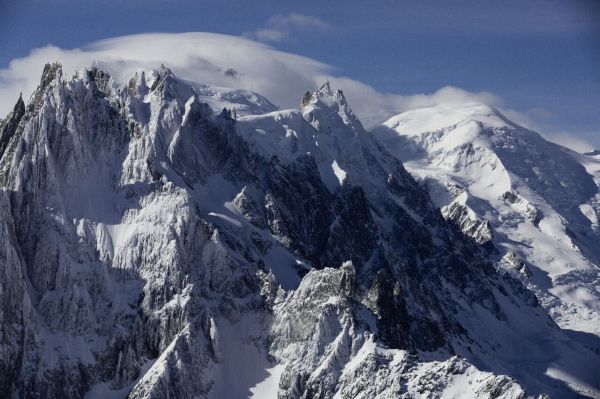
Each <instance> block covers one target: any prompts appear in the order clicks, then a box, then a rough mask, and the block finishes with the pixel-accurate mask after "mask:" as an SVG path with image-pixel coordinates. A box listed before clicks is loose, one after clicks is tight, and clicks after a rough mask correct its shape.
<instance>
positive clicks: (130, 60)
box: [0, 18, 591, 150]
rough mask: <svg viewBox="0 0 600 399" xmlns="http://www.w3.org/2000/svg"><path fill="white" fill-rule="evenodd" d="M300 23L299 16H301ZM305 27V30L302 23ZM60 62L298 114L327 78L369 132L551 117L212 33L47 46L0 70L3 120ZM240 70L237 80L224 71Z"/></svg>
mask: <svg viewBox="0 0 600 399" xmlns="http://www.w3.org/2000/svg"><path fill="white" fill-rule="evenodd" d="M296 20H297V18H296ZM305 26H306V24H305ZM53 61H59V62H61V63H62V64H63V72H64V76H66V77H69V76H71V75H72V74H73V73H74V72H75V71H76V69H78V68H82V67H86V66H91V65H98V66H99V67H101V68H103V69H105V70H107V71H108V72H109V73H110V74H111V75H112V77H113V78H114V79H115V80H116V81H117V82H119V83H125V82H127V80H128V79H129V78H130V77H131V76H132V75H133V74H134V73H135V72H136V71H139V70H151V69H157V68H158V67H159V66H160V65H161V64H165V65H167V66H169V67H170V68H171V69H172V70H173V72H175V74H176V75H177V76H179V77H181V78H182V79H188V80H191V81H195V82H200V83H206V84H210V85H215V86H223V87H232V88H238V89H249V90H253V91H256V92H258V93H260V94H263V95H265V96H266V97H267V98H269V99H270V100H271V101H273V102H274V103H275V104H276V105H278V106H279V107H281V108H296V107H297V106H298V104H299V102H300V98H301V97H302V95H303V93H304V92H305V91H306V90H314V89H315V88H316V87H317V86H318V85H320V84H321V83H322V82H323V81H324V80H325V79H329V81H330V82H331V84H332V85H333V86H334V87H336V88H339V89H343V90H344V94H345V96H346V98H347V99H348V101H349V103H350V106H351V107H352V109H353V110H354V112H355V113H356V114H357V115H358V116H359V118H360V119H361V121H362V122H363V124H364V125H365V127H367V128H370V127H373V126H375V125H376V124H378V123H381V122H383V121H385V120H386V119H388V118H389V117H391V116H393V115H396V114H398V113H400V112H403V111H406V110H409V109H414V108H420V107H428V106H433V105H438V104H457V103H467V102H478V103H483V104H487V105H491V106H494V107H498V108H500V109H501V110H502V112H503V113H504V114H505V115H506V116H507V117H509V118H510V119H512V120H514V121H515V122H517V123H519V124H523V125H525V126H526V127H529V128H531V129H534V130H537V131H540V132H543V131H552V129H541V128H540V126H546V127H547V125H538V123H536V122H539V121H543V120H544V119H545V118H548V117H549V115H548V114H547V113H546V111H544V110H539V109H531V110H529V111H524V112H517V111H513V110H510V109H506V107H504V105H505V104H504V101H503V100H502V98H500V97H498V96H497V95H495V94H493V93H489V92H485V91H484V92H470V91H467V90H463V89H461V88H458V87H453V86H446V87H442V88H440V89H439V90H437V91H435V92H432V93H422V94H412V95H402V94H397V93H382V92H380V91H377V90H376V89H374V88H373V87H371V86H369V85H367V84H365V83H363V82H360V81H357V80H355V79H351V78H348V77H345V76H339V75H338V74H337V73H336V69H335V68H334V67H333V66H331V65H327V64H324V63H321V62H319V61H316V60H314V59H311V58H308V57H302V56H299V55H295V54H290V53H286V52H283V51H279V50H276V49H274V48H273V47H270V46H268V45H266V44H263V43H259V42H256V41H253V40H250V39H248V38H245V37H239V36H229V35H220V34H214V33H201V32H195V33H178V34H168V33H147V34H141V35H132V36H122V37H116V38H112V39H108V40H102V41H98V42H94V43H91V44H89V45H87V46H85V47H83V48H81V49H62V48H59V47H55V46H46V47H42V48H38V49H34V50H32V51H31V52H30V54H29V55H28V56H26V57H23V58H19V59H15V60H13V61H11V62H10V64H9V66H8V68H5V69H0V118H1V117H3V116H4V115H6V114H7V113H8V112H9V111H10V110H11V109H12V107H13V106H14V104H15V102H16V101H17V98H18V97H19V92H23V95H24V97H25V98H27V97H28V96H29V95H30V94H31V93H32V92H33V90H34V89H35V87H36V86H37V85H38V83H39V79H40V74H41V71H42V69H43V67H44V64H45V63H46V62H53ZM230 68H231V69H234V70H236V71H238V72H239V74H238V75H237V78H236V79H231V77H229V76H228V75H227V73H226V71H227V70H228V69H230ZM546 137H548V138H549V139H550V140H553V141H556V142H559V143H560V144H563V145H566V146H569V147H571V148H574V149H576V150H588V149H590V148H591V146H590V145H589V143H587V142H585V141H583V140H576V139H575V138H574V136H573V135H566V134H555V135H546Z"/></svg>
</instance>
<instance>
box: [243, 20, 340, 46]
mask: <svg viewBox="0 0 600 399" xmlns="http://www.w3.org/2000/svg"><path fill="white" fill-rule="evenodd" d="M329 29H331V26H330V25H329V24H328V23H327V22H325V21H323V20H322V19H320V18H317V17H313V16H310V15H304V14H298V13H292V14H286V15H280V14H278V15H274V16H272V17H271V18H269V20H268V21H267V23H266V25H265V26H264V27H263V28H261V29H258V30H256V31H254V32H247V33H245V34H244V36H246V37H248V38H251V39H255V40H259V41H261V42H267V43H276V42H281V41H284V40H290V39H293V38H294V35H295V34H298V33H301V32H303V31H308V30H313V31H320V32H323V31H327V30H329Z"/></svg>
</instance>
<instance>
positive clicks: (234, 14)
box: [0, 0, 600, 147]
mask: <svg viewBox="0 0 600 399" xmlns="http://www.w3.org/2000/svg"><path fill="white" fill-rule="evenodd" d="M147 32H215V33H222V34H228V35H234V36H244V37H246V38H250V39H252V40H256V41H259V42H263V43H266V44H268V45H270V46H273V47H274V48H276V49H278V50H281V51H284V52H290V53H294V54H299V55H302V56H306V57H309V58H312V59H315V60H318V61H321V62H323V63H326V64H329V65H332V66H334V67H336V73H339V74H340V75H343V76H348V77H350V78H352V79H355V80H358V81H361V82H364V83H366V84H368V85H370V86H372V87H373V88H375V89H376V90H378V91H380V92H383V93H399V94H403V95H413V94H419V93H432V92H434V91H436V90H438V89H440V88H441V87H444V86H447V85H451V86H456V87H460V88H462V89H465V90H468V91H472V92H482V91H486V92H491V93H493V94H495V95H496V96H498V97H499V98H501V99H502V100H503V104H504V105H505V106H506V107H507V108H510V109H513V110H516V111H518V112H519V113H520V114H521V115H522V116H523V118H526V119H528V120H530V121H531V123H532V125H534V126H535V127H536V128H537V129H540V130H542V131H543V132H544V133H546V134H548V135H550V136H554V137H556V138H557V140H559V141H560V140H562V141H563V143H564V140H565V138H567V140H570V138H572V140H579V139H581V140H586V141H587V142H590V143H592V144H593V145H594V146H596V147H600V1H598V0H528V1H515V0H505V1H490V0H479V1H466V0H458V1H452V2H446V1H428V0H424V1H423V0H422V1H417V0H410V1H391V0H388V1H369V2H366V1H323V0H321V1H308V0H304V1H296V2H290V1H264V0H258V1H188V0H172V1H164V2H159V1H154V0H146V1H141V0H129V1H116V0H97V1H94V2H92V1H75V0H48V1H42V0H31V1H12V0H0V37H2V40H0V69H6V68H8V67H9V64H10V62H11V61H12V60H14V59H17V58H22V57H26V56H27V55H28V54H30V52H31V51H32V50H33V49H36V48H41V47H45V46H47V45H49V44H52V45H54V46H57V47H60V48H64V49H73V48H82V47H85V46H86V45H87V44H89V43H91V42H94V41H97V40H100V39H107V38H112V37H116V36H122V35H131V34H138V33H147Z"/></svg>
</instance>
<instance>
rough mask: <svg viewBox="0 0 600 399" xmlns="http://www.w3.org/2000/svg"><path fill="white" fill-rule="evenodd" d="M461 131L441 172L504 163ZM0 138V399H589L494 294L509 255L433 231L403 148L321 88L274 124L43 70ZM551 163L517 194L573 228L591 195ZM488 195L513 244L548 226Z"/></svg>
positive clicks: (207, 98) (584, 360)
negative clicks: (505, 216)
mask: <svg viewBox="0 0 600 399" xmlns="http://www.w3.org/2000/svg"><path fill="white" fill-rule="evenodd" d="M23 106H24V108H23ZM233 109H235V110H237V111H236V112H233V111H232V110H233ZM486 118H487V117H486ZM492 118H493V119H494V120H495V117H492ZM427 119H428V118H427ZM480 123H481V125H479V124H477V123H475V125H476V126H479V127H478V128H477V129H480V128H481V129H488V128H487V127H485V128H483V127H481V126H484V123H483V122H482V121H480ZM458 124H459V123H458V122H457V123H455V124H454V125H453V126H455V125H456V126H458ZM467 125H468V126H467V127H466V129H467V130H468V131H464V132H462V133H461V134H462V135H463V138H461V139H460V140H459V141H458V143H459V144H458V145H456V146H453V147H452V148H451V150H449V151H451V152H452V154H454V155H455V156H456V157H458V159H459V160H458V161H457V162H455V163H453V165H463V164H464V162H467V161H470V160H471V158H469V156H470V155H469V154H472V153H476V152H475V149H476V148H478V147H476V146H475V145H474V144H473V145H472V146H471V148H469V143H470V142H469V141H468V140H466V139H465V138H466V137H471V138H475V137H479V138H480V140H481V143H488V144H489V146H488V148H490V149H494V148H495V147H493V146H494V145H495V144H496V143H500V141H498V140H496V139H495V138H493V137H494V136H493V135H492V134H491V133H490V132H488V133H485V132H483V133H482V132H479V131H475V130H473V131H471V130H469V129H471V124H470V123H467ZM475 125H474V126H475ZM398 126H399V125H398ZM398 126H394V127H393V128H392V130H393V129H396V128H397V127H398ZM485 126H487V125H485ZM0 128H1V129H0V143H4V144H2V145H3V147H4V148H3V151H2V155H1V158H0V262H1V264H2V270H1V271H2V272H1V273H0V320H1V325H2V334H1V335H0V396H2V397H11V396H15V397H65V398H83V397H86V398H105V397H122V398H124V397H128V398H165V397H178V398H197V397H201V398H221V397H260V398H275V397H285V398H308V397H313V398H333V397H339V398H354V397H365V398H366V397H368V398H383V397H402V396H406V397H432V396H434V397H446V396H447V397H489V398H498V397H503V398H523V397H536V396H538V397H539V396H541V395H546V394H547V395H551V396H556V397H578V396H598V395H599V394H600V386H598V381H597V378H596V375H595V374H594V370H597V369H598V368H599V367H600V356H599V355H598V350H597V347H598V346H597V342H598V341H597V340H596V338H594V337H596V336H592V335H591V334H588V335H586V334H584V333H581V334H573V333H572V332H569V331H567V330H564V329H561V328H560V327H559V326H558V325H557V324H556V323H555V321H554V320H553V319H552V317H551V316H550V315H549V314H548V309H550V310H551V308H549V307H546V308H544V307H542V306H540V303H539V300H538V299H537V298H536V296H535V295H534V293H533V292H532V291H531V290H529V289H528V288H527V287H526V285H527V284H524V282H523V281H521V280H520V277H518V276H516V275H513V273H510V272H506V269H505V268H504V264H505V263H506V262H509V261H512V262H513V263H515V264H516V263H517V262H518V259H520V258H519V254H520V253H517V252H515V257H499V255H498V254H497V253H495V252H494V249H493V248H492V249H490V248H489V247H486V246H485V245H480V244H481V243H478V242H477V240H473V239H472V238H471V237H469V236H468V235H465V234H463V232H461V230H460V228H462V227H464V226H462V225H458V226H457V224H456V220H454V219H453V218H452V217H449V218H448V217H447V219H448V220H446V219H445V218H444V217H443V214H442V213H441V212H440V209H439V208H438V207H436V205H435V203H434V201H439V198H437V197H436V195H435V193H436V192H435V191H431V190H430V192H431V194H430V192H428V191H427V190H426V189H425V188H424V186H423V185H422V184H420V183H419V182H418V181H417V180H415V179H414V178H413V176H412V175H411V174H409V172H408V171H407V170H406V169H405V167H404V165H403V163H402V162H401V161H400V160H399V159H398V158H397V157H395V156H394V155H393V151H392V150H393V149H394V148H403V147H402V146H396V147H394V143H391V142H389V141H388V142H387V144H389V148H386V147H385V145H384V144H382V141H381V140H380V139H378V138H377V136H379V133H377V132H368V131H365V129H364V128H363V127H362V124H361V123H360V121H359V120H358V118H356V116H355V115H354V114H353V113H352V111H351V109H350V107H349V105H348V102H347V101H346V99H345V98H344V96H343V94H342V92H341V91H336V92H334V91H333V90H332V89H331V87H330V86H329V84H328V83H326V84H324V85H323V86H322V87H321V88H319V89H318V90H316V91H315V92H313V93H309V95H307V96H305V97H304V100H303V101H302V106H301V109H291V110H279V109H277V108H276V107H275V106H274V105H272V104H271V103H270V102H269V101H268V100H267V99H265V98H264V97H262V96H260V95H258V94H256V93H252V92H248V91H243V90H242V91H240V90H237V91H236V90H230V89H224V88H218V87H212V86H208V85H204V84H201V83H192V82H187V81H183V80H181V79H178V78H177V77H176V76H175V75H174V74H173V73H172V72H171V71H170V70H168V68H166V67H161V68H160V69H159V70H158V71H145V72H144V73H142V72H141V71H140V72H139V73H138V74H137V75H135V76H132V77H131V79H130V80H129V81H128V83H127V84H124V85H122V84H119V83H118V82H116V81H115V80H114V79H113V78H112V77H111V76H110V75H109V74H108V73H106V72H104V71H102V70H101V69H99V68H95V67H93V68H87V69H82V70H80V71H79V72H78V73H77V74H76V75H75V76H73V77H72V78H69V79H67V78H65V77H64V76H63V75H62V73H61V68H60V66H59V65H48V66H47V67H46V68H45V70H44V73H43V76H42V79H41V82H40V86H39V88H38V89H37V90H36V92H35V93H34V95H33V96H32V97H31V99H30V100H29V102H28V103H27V104H26V105H25V104H24V103H23V102H22V100H19V102H18V103H17V106H15V110H14V111H13V112H12V113H11V114H10V115H8V117H7V118H6V119H5V120H3V121H2V122H0ZM496 128H498V127H497V126H493V127H490V128H489V129H492V132H493V129H496ZM473 129H475V128H473ZM500 129H504V128H500ZM386 132H387V133H390V132H389V131H386ZM387 133H386V134H387ZM445 133H448V132H447V131H438V130H436V131H435V132H434V133H432V135H431V136H430V135H427V136H424V137H423V142H424V143H430V142H431V143H432V145H434V144H435V143H437V142H439V141H440V140H443V138H444V137H443V136H444V134H445ZM509 133H510V134H509ZM511 134H512V133H511V132H510V131H508V130H506V140H513V138H512V137H513V136H512V135H511ZM526 135H527V136H526V137H529V138H527V140H529V141H526V142H525V143H526V144H527V145H529V146H534V145H538V144H539V145H546V144H544V142H543V141H541V138H537V137H538V136H535V135H534V134H533V133H526ZM396 136H397V137H400V135H396ZM389 137H390V136H386V137H383V139H385V140H387V139H389ZM391 137H394V136H391ZM385 140H383V141H385ZM477 140H479V139H477ZM514 140H516V141H517V143H515V145H516V144H519V143H520V141H519V140H525V139H520V138H519V137H516V136H515V138H514ZM536 140H537V141H536ZM507 142H510V141H507ZM540 143H541V144H540ZM410 145H411V146H412V144H410ZM499 145H501V146H504V144H499ZM519 145H520V144H519ZM527 145H525V146H524V147H527ZM548 145H549V144H548ZM481 146H483V144H481ZM411 148H412V147H411ZM436 148H438V147H436ZM444 148H446V147H445V146H444V147H441V149H442V150H443V149H444ZM502 148H504V147H502ZM519 148H521V147H519ZM547 148H552V149H554V150H555V151H557V153H556V154H558V153H559V151H562V150H561V149H560V148H558V147H556V148H555V147H551V146H550V147H541V148H540V151H542V150H545V149H547ZM426 150H427V148H426V147H421V148H419V151H420V152H418V154H423V153H424V152H426ZM436 151H437V150H436ZM489 151H491V150H489ZM506 151H507V152H506V153H501V154H500V155H496V158H493V156H492V155H493V154H491V153H486V156H489V157H490V158H489V159H490V161H489V162H488V163H485V167H486V168H487V169H485V170H484V171H486V170H490V171H492V172H493V171H495V170H496V169H498V168H499V167H500V164H505V160H506V159H508V158H506V156H508V155H506V154H511V152H510V151H511V150H510V147H506ZM519 151H520V150H519ZM436 154H437V152H436ZM560 154H563V152H560ZM454 155H453V156H454ZM520 155H521V152H517V153H516V155H515V156H516V157H519V156H520ZM565 156H570V155H568V154H566V155H565ZM582 156H583V155H582ZM412 159H417V158H416V156H415V157H414V158H412ZM428 159H429V158H428ZM565 159H567V158H558V159H557V160H555V162H556V165H559V164H560V165H561V166H560V167H559V166H556V167H555V168H553V170H552V171H551V172H546V171H542V172H543V173H545V174H539V175H538V174H535V172H534V174H535V175H536V176H537V179H534V176H533V175H528V176H527V177H528V178H529V180H527V182H531V184H532V185H531V187H532V188H531V190H532V192H535V193H537V195H539V196H541V195H542V194H544V195H550V194H551V195H552V202H548V204H550V203H551V204H552V205H556V206H560V209H561V210H562V209H570V210H572V211H573V213H572V214H569V215H570V216H569V217H571V216H572V217H573V218H576V217H579V216H577V214H576V213H575V211H574V209H576V208H574V207H575V206H576V205H577V202H578V201H579V200H580V199H581V198H583V197H584V196H586V195H588V194H590V195H593V187H592V186H591V185H589V186H588V182H589V180H586V181H585V182H584V183H581V182H579V183H578V184H575V183H569V182H565V184H566V186H564V187H563V188H558V187H557V188H553V189H550V188H547V187H545V186H544V185H543V184H542V181H543V180H544V179H545V180H547V181H548V182H554V181H555V180H556V179H559V180H560V179H564V178H565V176H567V177H572V178H580V175H579V174H578V173H580V172H581V168H577V167H576V166H573V165H574V164H572V163H570V161H564V162H563V160H565ZM568 159H572V158H568ZM531 160H532V162H537V163H540V165H545V164H544V163H543V162H544V161H545V158H544V156H542V155H539V156H536V157H532V158H531ZM445 161H451V160H448V159H446V160H445ZM486 162H487V161H486ZM547 162H549V161H547ZM515 165H517V166H515V167H516V168H517V169H515V170H517V171H519V170H521V169H519V168H521V167H520V166H519V165H520V164H515ZM565 165H566V166H565ZM480 166H481V165H480ZM494 167H495V169H494ZM532 168H533V166H532ZM560 168H564V169H565V170H566V172H565V171H564V170H563V169H560ZM467 170H468V171H471V170H472V169H467ZM532 170H533V169H532ZM540 170H541V169H540ZM563 172H564V173H566V174H559V173H563ZM493 173H498V174H499V175H502V176H504V175H505V174H506V175H507V176H508V177H506V176H504V177H503V179H504V178H506V179H508V180H509V181H510V183H506V181H504V180H499V183H494V184H499V186H498V187H500V188H499V189H498V190H500V191H501V194H502V196H503V198H505V201H508V203H510V204H511V205H507V206H514V207H515V209H516V211H515V212H517V211H519V212H522V216H523V217H522V219H518V221H517V222H522V221H523V220H524V219H525V218H526V217H529V218H530V219H528V220H530V221H531V222H528V223H529V224H527V226H528V227H527V228H528V229H532V228H534V227H530V225H531V226H536V224H537V226H541V227H539V228H540V231H542V232H544V231H546V230H544V228H545V226H546V225H547V224H546V223H547V222H546V219H547V218H549V217H550V218H551V219H548V222H550V221H553V220H554V219H552V217H554V216H553V214H551V213H550V212H549V211H548V209H546V208H539V212H538V213H537V214H536V211H537V210H538V208H536V204H537V203H535V202H530V203H531V204H533V205H532V206H533V207H534V208H535V209H534V210H531V211H529V210H527V209H529V208H527V203H525V202H524V201H529V200H528V199H527V198H526V197H525V196H524V194H523V193H524V192H525V191H521V189H520V187H525V185H522V186H519V190H516V189H515V188H514V184H515V183H514V179H513V175H515V174H516V172H514V171H513V170H512V169H511V170H509V172H506V173H505V172H504V171H502V170H498V171H497V172H493ZM540 173H541V172H540ZM436 176H437V175H436ZM582 176H583V175H582ZM482 178H483V177H482ZM511 179H513V180H511ZM581 179H583V177H581ZM494 181H495V180H494ZM477 184H479V185H478V186H477V187H479V191H477V190H475V189H474V190H473V192H475V193H479V194H481V193H482V192H485V190H484V187H485V183H484V182H478V183H477ZM507 185H508V186H507ZM509 186H510V187H512V188H510V187H509ZM507 187H509V188H510V190H509V189H507ZM505 189H506V190H505ZM464 190H466V188H465V189H464ZM523 190H524V189H523ZM536 190H537V191H536ZM490 191H493V190H490ZM449 192H450V194H452V193H453V192H452V190H450V191H449ZM507 192H508V193H509V194H505V193H507ZM559 194H561V195H559ZM563 194H564V195H563ZM448 195H449V194H448ZM492 197H493V196H492ZM492 197H490V198H492ZM444 198H446V197H444ZM485 198H488V197H485ZM494 198H495V197H494ZM522 199H523V200H522ZM465 203H466V204H467V205H468V198H467V201H466V202H465ZM515 204H516V205H515ZM590 206H592V207H593V206H594V205H590ZM519 207H522V208H523V209H526V210H524V211H522V210H521V208H519ZM594 209H595V208H594ZM459 213H460V212H459ZM445 214H446V216H447V213H445ZM565 220H567V219H565ZM568 220H571V219H568ZM573 220H575V219H573ZM517 224H518V223H517ZM490 226H491V227H490V229H494V232H493V234H494V237H495V238H492V239H491V240H488V241H489V242H492V245H493V246H494V247H495V246H496V245H498V246H500V247H501V244H503V243H504V241H498V240H501V238H497V237H499V236H497V235H496V231H497V230H498V229H497V226H496V225H495V224H494V222H493V221H491V222H490ZM550 226H552V225H550ZM535 228H537V227H535ZM463 230H464V229H463ZM479 230H481V229H479ZM501 232H502V231H501ZM526 232H529V230H527V231H526ZM467 233H468V231H467ZM500 237H502V236H500ZM581 242H582V243H585V242H586V241H585V240H583V239H582V240H581ZM534 244H535V243H534ZM535 245H537V244H535ZM535 245H532V247H533V248H537V247H536V246H535ZM496 250H497V249H496ZM590 251H592V248H591V247H590ZM582 253H583V252H582ZM582 256H583V255H582ZM590 256H591V255H590ZM529 265H530V264H529V263H528V264H527V265H526V266H527V267H529ZM533 272H534V273H535V270H534V271H533ZM540 292H541V291H540ZM542 305H544V306H546V304H545V303H542ZM596 320H597V319H596ZM559 321H560V319H559ZM590 337H592V338H590Z"/></svg>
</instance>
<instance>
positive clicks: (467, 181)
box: [374, 104, 600, 334]
mask: <svg viewBox="0 0 600 399" xmlns="http://www.w3.org/2000/svg"><path fill="white" fill-rule="evenodd" d="M374 132H375V134H376V136H377V137H378V138H379V139H381V141H382V142H384V143H385V144H386V146H387V147H388V148H389V150H390V151H391V152H392V153H393V154H394V155H396V156H397V157H398V158H400V159H401V160H402V161H403V162H404V165H405V166H406V168H407V169H408V170H409V171H410V172H411V173H412V174H413V175H415V176H417V177H418V178H419V179H420V180H421V181H422V182H423V183H424V184H425V186H426V187H427V188H428V190H429V192H430V194H431V197H432V199H433V200H434V201H435V202H436V204H437V205H438V206H440V207H441V208H442V210H443V212H444V215H445V217H446V218H447V219H451V220H453V221H454V222H455V223H457V224H458V225H459V227H460V228H461V229H462V230H463V231H464V232H465V233H467V234H469V235H471V236H472V237H473V238H474V239H475V240H476V241H478V242H479V243H480V244H483V245H486V246H487V247H488V248H489V249H490V254H491V255H492V256H495V257H498V258H501V259H502V260H501V262H500V263H501V265H503V266H504V267H505V268H506V269H507V270H509V271H510V272H511V273H512V274H513V275H515V276H517V277H518V278H520V279H521V281H523V282H524V283H525V284H526V285H528V286H529V287H530V288H532V289H533V290H534V291H535V292H536V293H537V295H538V298H539V299H540V301H541V303H542V304H543V306H544V307H545V308H546V309H548V310H549V312H550V313H551V315H552V316H553V318H554V319H555V320H556V321H557V322H558V323H559V324H560V325H561V326H562V327H564V328H567V329H573V330H578V331H584V332H591V333H594V334H600V322H599V320H600V290H599V288H598V287H599V286H600V274H599V270H600V269H599V265H600V230H599V229H598V215H599V214H600V205H599V203H598V198H599V197H598V191H599V190H598V187H599V185H600V184H599V183H600V176H599V175H600V172H599V170H600V167H599V159H598V157H597V156H596V157H593V156H586V155H581V154H577V153H575V152H573V151H570V150H568V149H566V148H564V147H561V146H559V145H556V144H554V143H551V142H548V141H547V140H545V139H544V138H543V137H541V136H540V135H539V134H537V133H535V132H532V131H530V130H528V129H525V128H523V127H521V126H518V125H516V124H515V123H512V122H511V121H509V120H508V119H507V118H506V117H504V116H503V115H502V114H501V113H499V112H498V111H496V110H494V109H492V108H490V107H487V106H483V105H479V104H462V105H453V106H450V105H446V106H436V107H431V108H423V109H417V110H412V111H408V112H405V113H402V114H400V115H397V116H394V117H392V118H390V119H389V120H387V121H386V122H385V123H383V124H381V125H380V126H379V127H377V128H376V129H375V130H374ZM490 244H493V245H490Z"/></svg>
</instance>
